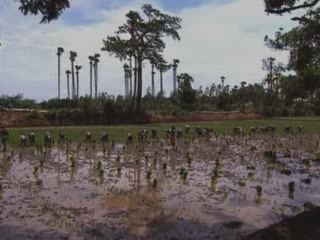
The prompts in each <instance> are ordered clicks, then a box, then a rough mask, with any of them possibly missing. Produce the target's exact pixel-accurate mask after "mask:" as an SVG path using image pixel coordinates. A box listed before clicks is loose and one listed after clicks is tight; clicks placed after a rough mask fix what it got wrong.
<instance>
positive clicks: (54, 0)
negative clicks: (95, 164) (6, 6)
mask: <svg viewBox="0 0 320 240" xmlns="http://www.w3.org/2000/svg"><path fill="white" fill-rule="evenodd" d="M19 1H20V6H19V10H20V11H21V12H22V13H23V14H24V15H27V14H32V15H37V14H39V13H40V14H41V15H42V19H41V23H49V22H50V21H52V20H56V19H58V18H59V16H60V15H61V14H62V13H63V12H64V11H65V10H66V9H67V8H69V7H70V3H69V0H46V1H43V0H19Z"/></svg>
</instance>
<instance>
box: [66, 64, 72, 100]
mask: <svg viewBox="0 0 320 240" xmlns="http://www.w3.org/2000/svg"><path fill="white" fill-rule="evenodd" d="M66 74H67V91H68V99H70V74H71V71H70V70H67V71H66Z"/></svg>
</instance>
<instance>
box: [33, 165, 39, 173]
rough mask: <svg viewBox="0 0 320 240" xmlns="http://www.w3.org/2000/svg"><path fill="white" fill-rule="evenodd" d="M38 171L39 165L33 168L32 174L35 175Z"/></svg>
mask: <svg viewBox="0 0 320 240" xmlns="http://www.w3.org/2000/svg"><path fill="white" fill-rule="evenodd" d="M38 172H39V167H34V168H33V174H34V175H37V174H38Z"/></svg>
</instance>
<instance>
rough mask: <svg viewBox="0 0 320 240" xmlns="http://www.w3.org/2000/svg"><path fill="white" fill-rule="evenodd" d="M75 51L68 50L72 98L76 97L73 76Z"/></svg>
mask: <svg viewBox="0 0 320 240" xmlns="http://www.w3.org/2000/svg"><path fill="white" fill-rule="evenodd" d="M76 57H77V53H76V52H73V51H70V61H71V74H72V99H75V97H76V86H75V78H74V61H75V60H76Z"/></svg>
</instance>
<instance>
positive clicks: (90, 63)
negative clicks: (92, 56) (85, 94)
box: [90, 61, 92, 99]
mask: <svg viewBox="0 0 320 240" xmlns="http://www.w3.org/2000/svg"><path fill="white" fill-rule="evenodd" d="M90 98H91V99H92V62H91V61H90Z"/></svg>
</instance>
